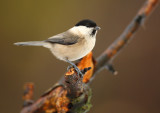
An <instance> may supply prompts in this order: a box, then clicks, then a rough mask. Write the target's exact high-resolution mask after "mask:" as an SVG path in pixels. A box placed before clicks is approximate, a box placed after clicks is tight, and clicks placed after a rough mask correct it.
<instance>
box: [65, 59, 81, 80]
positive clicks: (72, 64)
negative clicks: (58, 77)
mask: <svg viewBox="0 0 160 113" xmlns="http://www.w3.org/2000/svg"><path fill="white" fill-rule="evenodd" d="M66 61H67V62H68V63H69V64H71V66H73V67H74V69H75V70H76V72H77V74H78V75H80V77H81V78H82V77H83V74H82V72H81V71H80V70H79V68H78V67H77V66H76V65H75V64H74V63H73V62H71V61H69V60H66ZM71 66H69V67H68V68H67V70H68V69H70V68H71Z"/></svg>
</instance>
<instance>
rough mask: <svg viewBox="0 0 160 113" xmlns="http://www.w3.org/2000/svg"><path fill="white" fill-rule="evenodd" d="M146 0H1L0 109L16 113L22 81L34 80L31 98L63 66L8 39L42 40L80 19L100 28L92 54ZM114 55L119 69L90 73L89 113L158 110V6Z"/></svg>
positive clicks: (41, 50)
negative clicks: (90, 95)
mask: <svg viewBox="0 0 160 113" xmlns="http://www.w3.org/2000/svg"><path fill="white" fill-rule="evenodd" d="M145 1H146V0H92V1H91V0H1V1H0V44H1V45H0V52H1V55H0V89H1V92H0V100H1V101H0V113H10V112H12V113H18V112H19V111H20V110H21V106H22V104H23V101H22V94H23V84H24V83H25V82H34V84H35V93H34V97H35V99H37V98H38V97H39V96H40V95H41V94H42V93H43V92H44V91H45V90H46V89H48V88H49V87H51V86H52V85H53V84H54V83H56V82H57V81H58V80H59V79H60V77H61V75H63V73H64V72H65V71H66V68H67V66H68V64H67V63H64V62H62V61H59V60H57V59H56V58H55V57H53V56H52V54H51V53H50V52H49V50H48V49H45V48H43V47H17V46H14V45H13V43H14V42H19V41H32V40H44V39H46V38H48V37H50V36H52V35H55V34H57V33H60V32H63V31H65V30H67V29H69V28H70V27H72V26H73V25H75V24H76V23H77V22H78V21H79V20H81V19H86V18H87V19H92V20H94V21H96V23H97V24H98V25H99V26H100V27H101V28H102V29H101V30H100V31H99V33H98V35H97V42H96V47H95V48H94V51H93V52H94V56H95V57H98V56H99V55H100V54H101V53H102V52H103V51H104V50H105V49H106V48H107V47H108V46H109V45H110V44H111V43H112V42H113V41H114V40H115V39H116V38H117V37H118V36H119V35H120V34H121V33H122V31H123V30H124V29H125V27H126V26H127V25H128V24H129V22H130V21H131V20H132V18H133V17H134V16H135V14H136V13H137V11H138V10H139V9H140V7H141V6H142V5H143V3H144V2H145ZM134 37H135V38H134V39H133V40H132V41H131V43H130V44H129V45H128V46H127V47H126V48H125V49H124V50H123V51H122V52H121V53H120V54H119V55H118V56H117V57H116V59H115V60H114V65H115V68H116V70H118V72H119V74H118V75H117V76H113V75H112V74H111V73H110V72H108V71H106V70H103V71H102V72H100V73H99V74H98V76H97V77H96V78H95V79H94V81H93V83H92V84H91V87H92V89H93V98H92V104H93V107H92V109H91V110H90V112H89V113H160V109H159V107H160V7H157V9H156V10H155V11H154V12H153V14H152V15H151V16H150V18H149V19H148V21H147V22H146V23H144V25H143V27H142V28H141V29H140V30H139V32H138V33H137V34H136V35H135V36H134Z"/></svg>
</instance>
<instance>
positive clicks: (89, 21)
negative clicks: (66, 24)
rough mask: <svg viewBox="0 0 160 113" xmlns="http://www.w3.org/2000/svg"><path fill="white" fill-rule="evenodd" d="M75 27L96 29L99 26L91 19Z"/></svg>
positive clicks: (82, 21)
mask: <svg viewBox="0 0 160 113" xmlns="http://www.w3.org/2000/svg"><path fill="white" fill-rule="evenodd" d="M75 26H86V27H96V26H97V24H96V23H95V22H94V21H92V20H89V19H85V20H81V21H80V22H78V23H77V24H76V25H75Z"/></svg>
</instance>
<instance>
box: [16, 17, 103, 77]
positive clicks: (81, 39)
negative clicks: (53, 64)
mask: <svg viewBox="0 0 160 113" xmlns="http://www.w3.org/2000/svg"><path fill="white" fill-rule="evenodd" d="M99 29H100V27H98V26H97V25H96V23H95V22H93V21H91V20H88V19H86V20H82V21H80V22H78V23H77V24H76V25H75V26H74V27H72V28H70V29H69V30H67V31H65V32H63V33H60V34H58V35H54V36H52V37H50V38H48V39H47V40H43V41H29V42H17V43H14V44H15V45H19V46H43V47H46V48H49V49H50V50H51V52H52V53H53V54H54V55H55V56H56V57H57V58H58V59H60V60H63V61H66V62H68V63H70V64H71V65H72V66H73V67H74V68H75V70H76V71H77V73H78V74H81V75H82V73H81V71H80V70H79V69H78V67H77V66H76V65H75V64H74V63H72V62H71V61H76V60H78V59H81V58H82V57H84V56H86V55H87V54H88V53H89V52H90V51H92V49H93V48H94V46H95V42H96V34H97V31H98V30H99Z"/></svg>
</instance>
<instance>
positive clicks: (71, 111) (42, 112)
mask: <svg viewBox="0 0 160 113" xmlns="http://www.w3.org/2000/svg"><path fill="white" fill-rule="evenodd" d="M157 3H158V0H147V1H146V3H145V4H144V6H143V7H142V8H141V9H140V11H139V12H138V14H137V15H136V17H135V18H134V19H133V20H132V21H131V23H130V24H129V26H128V27H127V28H126V29H125V30H124V32H123V33H122V34H121V35H120V37H118V38H117V40H115V41H114V42H113V43H112V44H111V45H110V46H109V47H108V48H107V49H106V50H105V51H104V52H103V53H102V54H101V55H100V56H99V57H98V58H97V59H96V60H94V58H93V57H92V52H91V53H89V54H88V55H87V56H85V57H84V58H83V59H81V60H80V61H79V62H78V63H77V66H78V68H79V69H80V70H81V71H82V73H83V74H84V77H83V78H81V77H80V76H79V75H77V73H76V71H75V70H74V68H71V69H70V70H69V71H68V72H67V73H66V74H65V76H63V77H62V78H61V80H60V81H59V82H58V83H57V84H56V85H55V86H53V87H52V88H50V89H49V90H48V91H47V92H45V93H44V94H43V95H42V96H41V97H40V98H39V99H38V100H37V101H35V102H33V101H32V96H33V85H28V84H27V85H26V86H27V87H26V88H25V94H24V101H25V104H24V106H23V109H22V110H21V113H85V112H87V111H88V110H89V109H90V108H91V104H90V100H91V97H92V91H91V89H90V88H89V84H88V83H90V82H91V81H92V80H93V78H94V77H95V76H96V75H97V73H98V72H99V71H100V70H102V69H104V68H107V69H108V70H109V71H111V72H112V73H114V74H116V71H115V70H114V68H113V66H112V64H111V61H112V60H113V59H114V58H115V56H116V55H117V54H118V53H119V51H121V50H122V48H123V47H124V46H126V45H127V43H128V41H129V40H130V39H131V38H132V37H133V35H134V34H135V33H136V31H138V28H139V27H140V26H141V24H142V23H144V21H145V20H146V18H147V17H148V15H149V14H151V11H153V9H154V8H155V6H156V4H157ZM28 100H29V101H28Z"/></svg>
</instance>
